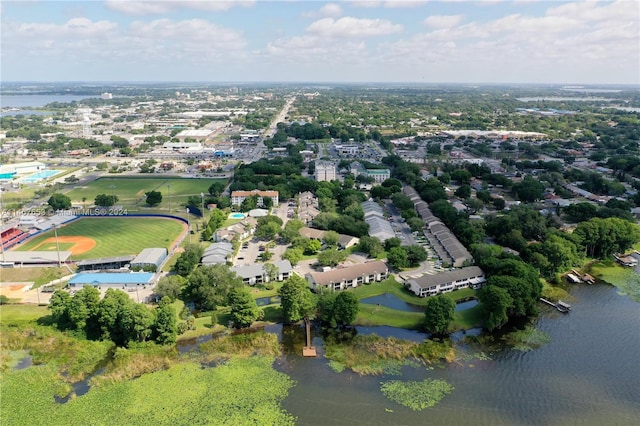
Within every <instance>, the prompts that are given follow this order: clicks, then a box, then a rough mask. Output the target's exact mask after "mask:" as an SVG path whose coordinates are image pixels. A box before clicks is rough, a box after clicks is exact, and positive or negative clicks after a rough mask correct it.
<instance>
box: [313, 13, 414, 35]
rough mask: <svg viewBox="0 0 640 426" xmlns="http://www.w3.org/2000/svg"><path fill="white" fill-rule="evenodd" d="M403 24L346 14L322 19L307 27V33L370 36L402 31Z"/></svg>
mask: <svg viewBox="0 0 640 426" xmlns="http://www.w3.org/2000/svg"><path fill="white" fill-rule="evenodd" d="M402 30H403V27H402V25H399V24H393V23H391V22H390V21H387V20H386V19H364V18H363V19H359V18H353V17H350V16H345V17H344V18H340V19H338V20H335V19H333V18H324V19H320V20H319V21H316V22H314V23H312V24H311V25H309V26H308V27H307V33H309V34H314V35H317V36H320V37H370V36H379V35H387V34H394V33H398V32H401V31H402Z"/></svg>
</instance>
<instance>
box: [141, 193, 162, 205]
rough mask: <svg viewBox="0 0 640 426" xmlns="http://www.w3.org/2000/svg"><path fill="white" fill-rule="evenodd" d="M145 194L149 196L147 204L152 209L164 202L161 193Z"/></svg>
mask: <svg viewBox="0 0 640 426" xmlns="http://www.w3.org/2000/svg"><path fill="white" fill-rule="evenodd" d="M144 194H145V195H146V196H147V204H148V205H150V206H151V207H153V206H157V205H158V204H160V203H161V202H162V193H161V192H160V191H149V192H145V193H144Z"/></svg>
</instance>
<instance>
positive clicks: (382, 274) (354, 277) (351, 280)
mask: <svg viewBox="0 0 640 426" xmlns="http://www.w3.org/2000/svg"><path fill="white" fill-rule="evenodd" d="M388 273H389V270H388V268H387V264H386V263H384V262H382V261H379V260H376V261H373V262H367V263H360V264H357V265H353V266H347V267H344V268H336V269H332V270H330V271H326V272H310V273H308V274H307V275H306V276H305V278H306V279H307V282H308V283H309V287H310V288H311V289H312V290H314V291H317V290H320V289H330V290H333V291H335V290H345V289H347V288H355V287H357V286H359V285H361V284H367V283H372V282H375V281H382V280H384V279H386V278H387V276H388Z"/></svg>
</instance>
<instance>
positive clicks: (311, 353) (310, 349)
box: [302, 318, 316, 357]
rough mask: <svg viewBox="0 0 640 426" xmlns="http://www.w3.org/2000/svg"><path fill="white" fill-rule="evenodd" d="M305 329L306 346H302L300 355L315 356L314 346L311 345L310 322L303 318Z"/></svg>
mask: <svg viewBox="0 0 640 426" xmlns="http://www.w3.org/2000/svg"><path fill="white" fill-rule="evenodd" d="M304 325H305V329H306V331H307V346H305V347H303V348H302V356H305V357H315V356H316V348H315V347H313V346H311V322H310V321H309V320H308V319H306V318H305V320H304Z"/></svg>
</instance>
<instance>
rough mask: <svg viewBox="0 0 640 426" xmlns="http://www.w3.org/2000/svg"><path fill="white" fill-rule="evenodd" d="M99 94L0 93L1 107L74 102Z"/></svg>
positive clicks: (41, 105) (34, 106) (38, 106)
mask: <svg viewBox="0 0 640 426" xmlns="http://www.w3.org/2000/svg"><path fill="white" fill-rule="evenodd" d="M97 97H99V96H87V95H83V96H77V95H0V108H22V107H33V108H40V107H43V106H45V105H47V104H50V103H52V102H72V101H76V102H77V101H81V100H82V99H88V98H97ZM23 113H24V112H23Z"/></svg>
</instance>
